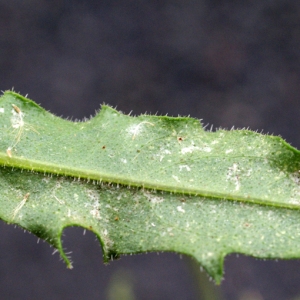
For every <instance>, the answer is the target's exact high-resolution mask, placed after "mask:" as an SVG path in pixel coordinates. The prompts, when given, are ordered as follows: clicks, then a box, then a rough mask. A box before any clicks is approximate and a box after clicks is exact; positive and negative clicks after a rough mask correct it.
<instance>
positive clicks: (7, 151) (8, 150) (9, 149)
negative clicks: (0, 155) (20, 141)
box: [6, 147, 12, 157]
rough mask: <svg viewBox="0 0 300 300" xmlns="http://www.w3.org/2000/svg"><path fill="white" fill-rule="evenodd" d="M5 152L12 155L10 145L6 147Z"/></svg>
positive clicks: (9, 155)
mask: <svg viewBox="0 0 300 300" xmlns="http://www.w3.org/2000/svg"><path fill="white" fill-rule="evenodd" d="M6 154H7V156H8V157H12V154H11V147H8V148H7V149H6Z"/></svg>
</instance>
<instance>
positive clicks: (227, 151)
mask: <svg viewBox="0 0 300 300" xmlns="http://www.w3.org/2000/svg"><path fill="white" fill-rule="evenodd" d="M232 151H233V149H228V150H226V151H225V153H226V154H228V153H230V152H232Z"/></svg>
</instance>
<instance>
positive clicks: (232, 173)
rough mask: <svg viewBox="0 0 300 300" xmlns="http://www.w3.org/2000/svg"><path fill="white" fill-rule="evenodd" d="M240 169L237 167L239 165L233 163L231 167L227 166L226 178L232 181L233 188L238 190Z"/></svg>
mask: <svg viewBox="0 0 300 300" xmlns="http://www.w3.org/2000/svg"><path fill="white" fill-rule="evenodd" d="M240 172H241V170H240V169H239V165H238V164H237V163H234V164H233V165H232V167H229V168H228V172H227V176H226V179H227V180H230V181H232V182H233V183H234V184H235V190H236V191H238V190H239V189H240V187H241V184H240V180H239V174H240Z"/></svg>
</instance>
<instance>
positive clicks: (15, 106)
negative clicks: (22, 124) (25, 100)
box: [12, 104, 22, 114]
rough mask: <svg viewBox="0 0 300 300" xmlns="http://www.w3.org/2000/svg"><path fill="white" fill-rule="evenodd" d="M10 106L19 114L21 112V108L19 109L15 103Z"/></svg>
mask: <svg viewBox="0 0 300 300" xmlns="http://www.w3.org/2000/svg"><path fill="white" fill-rule="evenodd" d="M12 107H13V109H14V110H15V111H16V113H18V114H21V113H22V111H21V109H20V108H19V107H18V106H17V105H15V104H12Z"/></svg>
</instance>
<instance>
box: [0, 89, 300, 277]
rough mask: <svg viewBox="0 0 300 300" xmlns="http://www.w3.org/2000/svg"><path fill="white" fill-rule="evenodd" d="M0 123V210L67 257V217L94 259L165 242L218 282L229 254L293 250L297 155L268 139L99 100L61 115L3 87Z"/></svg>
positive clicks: (164, 247) (278, 254)
mask: <svg viewBox="0 0 300 300" xmlns="http://www.w3.org/2000/svg"><path fill="white" fill-rule="evenodd" d="M0 127H1V134H0V164H1V165H2V168H0V172H1V175H0V218H1V219H3V220H4V221H6V222H9V223H16V224H18V225H20V226H21V227H23V228H24V229H27V230H29V231H31V232H33V233H34V234H36V235H37V236H39V237H41V238H43V239H45V240H47V241H48V242H49V243H50V244H52V245H53V246H54V247H56V248H57V249H58V250H59V251H60V254H61V256H62V257H63V258H64V259H65V260H66V262H67V264H68V265H69V266H71V264H70V262H69V259H68V258H67V257H66V255H65V254H64V252H63V249H62V246H61V240H60V238H61V233H62V230H63V229H64V228H65V227H67V226H74V225H76V226H82V227H84V228H87V229H89V230H92V231H93V232H94V233H95V234H96V235H97V236H98V238H99V240H100V242H101V244H102V247H103V253H104V260H105V261H107V260H108V259H110V258H111V257H115V256H119V255H120V254H125V253H139V252H147V251H176V252H180V253H184V254H187V255H191V256H193V257H195V258H196V259H197V261H198V262H200V263H201V265H202V266H203V267H204V268H205V269H206V270H207V271H208V273H209V274H210V275H211V276H212V277H213V278H214V279H215V280H216V281H217V282H220V280H221V278H222V268H223V260H224V257H225V256H226V255H227V254H228V253H232V252H238V253H244V254H248V255H252V256H255V257H261V258H294V257H299V256H300V251H299V250H297V249H299V246H300V245H299V244H300V242H299V234H300V231H299V225H298V224H299V222H297V221H298V218H299V216H300V215H299V210H298V209H299V208H300V187H299V163H300V154H299V152H298V151H297V150H296V149H294V148H292V147H291V146H290V145H288V144H287V143H286V142H284V141H283V140H282V139H281V138H279V137H274V136H266V135H261V134H257V133H255V132H251V131H248V130H235V131H225V130H218V131H216V132H207V131H205V130H204V129H203V128H202V127H201V124H200V123H199V121H198V120H195V119H191V118H171V117H158V116H149V115H142V116H139V117H130V116H126V115H123V114H122V113H120V112H117V111H116V110H114V109H112V108H110V107H108V106H102V109H101V111H100V112H99V114H97V115H96V116H95V117H94V118H92V119H90V120H86V121H84V122H71V121H67V120H63V119H61V118H58V117H55V116H53V115H52V114H50V113H48V112H46V111H45V110H43V109H42V108H41V107H39V106H38V105H37V104H35V103H34V102H32V101H31V100H28V99H26V98H24V97H22V96H20V95H18V94H16V93H13V92H6V93H4V95H3V96H2V97H1V98H0ZM54 175H55V176H54Z"/></svg>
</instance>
